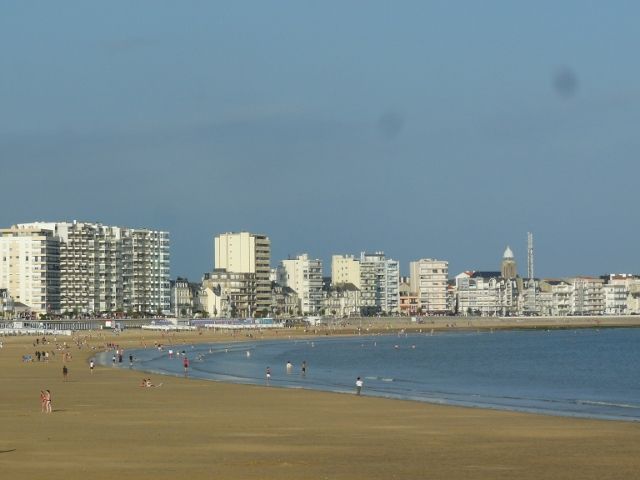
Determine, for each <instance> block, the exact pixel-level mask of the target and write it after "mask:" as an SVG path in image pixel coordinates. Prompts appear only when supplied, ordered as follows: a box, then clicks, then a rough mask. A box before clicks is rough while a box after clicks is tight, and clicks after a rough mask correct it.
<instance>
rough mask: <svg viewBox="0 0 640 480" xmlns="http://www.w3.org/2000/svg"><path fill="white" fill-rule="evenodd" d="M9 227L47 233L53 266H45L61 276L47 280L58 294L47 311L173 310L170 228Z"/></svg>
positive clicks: (40, 224)
mask: <svg viewBox="0 0 640 480" xmlns="http://www.w3.org/2000/svg"><path fill="white" fill-rule="evenodd" d="M10 230H11V231H13V232H14V233H13V234H16V232H23V233H25V234H28V232H33V231H41V232H49V236H50V237H51V240H50V244H51V248H50V249H49V250H50V252H47V253H46V258H47V259H48V260H47V263H49V264H50V267H51V268H50V269H49V268H47V271H49V270H51V271H54V269H55V271H57V273H56V274H55V275H52V277H53V276H56V277H57V278H58V280H57V281H56V280H53V278H52V279H50V281H49V287H48V288H50V290H51V291H52V292H55V293H53V294H52V300H51V301H50V302H48V303H47V305H48V311H50V312H52V313H67V314H96V313H110V312H117V311H122V312H139V313H150V314H157V313H163V314H168V313H169V312H170V282H169V269H170V252H169V233H168V232H162V231H158V230H148V229H134V228H127V227H115V226H107V225H102V224H99V223H86V222H75V221H74V222H34V223H24V224H18V225H16V226H14V227H12V228H11V229H10ZM13 234H8V235H13ZM20 234H21V233H18V235H20ZM54 244H55V245H56V246H55V247H53V245H54ZM37 257H38V259H39V261H42V258H45V256H43V255H42V254H41V255H39V256H37ZM40 270H41V271H42V268H40ZM56 282H57V285H56ZM56 296H57V301H56ZM24 303H26V304H27V305H29V306H31V307H32V308H33V306H32V304H30V303H28V302H24ZM31 303H33V304H35V303H34V302H31ZM39 311H42V307H41V308H40V310H39Z"/></svg>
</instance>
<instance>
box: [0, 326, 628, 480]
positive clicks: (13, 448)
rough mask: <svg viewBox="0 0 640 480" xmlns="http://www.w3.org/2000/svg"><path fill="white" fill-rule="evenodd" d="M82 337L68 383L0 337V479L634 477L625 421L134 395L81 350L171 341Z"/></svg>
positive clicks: (250, 392)
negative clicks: (46, 408)
mask: <svg viewBox="0 0 640 480" xmlns="http://www.w3.org/2000/svg"><path fill="white" fill-rule="evenodd" d="M457 322H458V323H459V324H462V323H463V322H466V320H460V319H458V320H457ZM500 326H504V323H502V324H500ZM516 326H521V325H516ZM422 327H425V326H422ZM427 327H428V325H427ZM471 327H472V328H473V327H475V325H471ZM317 333H320V332H317ZM347 333H348V332H347ZM284 334H285V332H279V333H276V332H270V333H269V334H267V335H268V336H275V335H284ZM81 335H84V334H81ZM100 335H104V336H100ZM91 336H92V338H91V339H89V340H88V347H87V346H84V347H83V348H82V349H78V348H77V346H75V345H73V346H72V348H70V350H69V351H70V352H71V353H72V355H73V359H72V360H70V361H68V362H67V366H68V369H69V379H68V381H67V382H64V381H63V376H62V366H63V363H62V356H61V355H60V354H59V353H58V354H56V355H55V356H53V357H52V358H51V360H50V361H49V362H48V363H45V362H31V363H22V361H21V357H22V355H23V354H32V353H33V351H34V350H35V347H33V345H32V342H34V341H35V337H5V338H4V339H3V342H4V348H3V349H2V350H0V372H1V374H0V378H1V383H0V385H1V388H0V405H1V406H2V413H1V417H0V418H1V431H2V435H1V436H0V470H1V471H2V474H3V477H6V478H11V479H22V478H25V479H27V478H29V479H33V478H38V477H46V478H48V479H57V478H65V479H75V478H87V477H90V478H94V479H101V478H114V477H116V478H118V477H120V478H122V477H125V478H143V479H144V478H153V479H159V478H161V479H164V478H177V477H182V476H187V477H191V478H225V479H244V478H261V479H263V478H274V479H276V478H277V479H289V478H290V479H294V478H295V479H300V478H303V479H304V478H309V479H312V478H313V479H318V478H331V479H342V478H350V479H353V478H380V479H383V478H384V479H388V478H442V479H445V478H447V479H469V478H471V479H474V478H478V479H480V478H483V479H484V478H487V479H489V478H492V479H495V478H505V479H506V478H523V479H529V478H530V479H534V478H535V479H539V478H593V479H596V478H597V479H601V478H621V479H622V478H633V477H634V475H637V471H638V470H639V467H640V455H639V454H640V425H638V424H637V423H633V422H617V421H598V420H588V419H573V418H562V417H552V416H544V415H533V414H522V413H513V412H501V411H493V410H483V409H477V408H462V407H449V406H440V405H429V404H424V403H419V402H411V401H401V400H389V399H382V398H372V397H358V396H355V395H346V394H333V393H325V392H318V391H305V390H291V389H278V388H270V387H264V386H250V385H233V384H225V383H218V382H210V381H203V380H194V379H185V378H179V377H169V376H167V377H160V376H154V377H153V378H152V381H153V383H154V384H156V385H157V384H159V383H162V386H161V387H156V388H141V387H140V386H139V385H140V381H141V378H142V376H144V375H143V374H141V373H140V372H136V371H128V370H122V369H114V368H111V367H100V366H99V367H96V369H95V371H94V373H93V374H91V373H90V371H89V367H88V358H89V357H90V356H91V354H92V353H93V351H92V350H90V347H91V346H102V345H104V344H105V343H106V342H113V343H118V344H120V345H121V346H122V347H123V348H125V362H126V356H127V353H126V350H127V349H132V348H141V346H143V344H146V346H147V347H148V348H153V346H154V343H156V342H160V343H165V344H166V343H169V341H168V340H169V339H168V338H167V337H166V336H164V337H163V336H162V335H161V334H160V333H152V332H140V331H139V330H138V331H130V332H126V333H124V334H121V335H119V336H115V335H113V334H112V333H104V334H99V333H97V332H93V333H91ZM143 337H144V339H143ZM49 339H50V340H53V339H52V338H51V337H49ZM223 339H224V340H225V341H229V340H230V338H229V334H220V333H213V332H205V333H204V334H203V335H198V334H197V333H180V334H176V335H174V336H172V340H171V341H172V342H175V341H178V342H182V343H184V344H185V345H186V344H189V343H193V342H210V341H220V340H223ZM239 339H243V338H239ZM57 340H58V342H63V341H66V342H67V343H68V344H70V345H72V341H71V339H69V338H58V339H57ZM52 349H53V347H52V345H47V346H46V350H52ZM365 388H366V385H365ZM42 389H50V390H51V393H52V403H53V412H52V413H51V414H46V413H41V412H40V404H39V394H40V391H41V390H42Z"/></svg>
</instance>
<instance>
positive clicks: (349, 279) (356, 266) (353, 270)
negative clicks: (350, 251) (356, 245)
mask: <svg viewBox="0 0 640 480" xmlns="http://www.w3.org/2000/svg"><path fill="white" fill-rule="evenodd" d="M331 283H332V284H333V285H340V284H342V283H351V284H352V285H354V286H355V287H356V288H360V261H359V260H358V259H356V258H355V257H354V256H353V255H333V256H332V257H331Z"/></svg>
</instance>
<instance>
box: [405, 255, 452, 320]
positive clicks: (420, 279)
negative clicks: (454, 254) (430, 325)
mask: <svg viewBox="0 0 640 480" xmlns="http://www.w3.org/2000/svg"><path fill="white" fill-rule="evenodd" d="M409 270H410V286H411V291H412V292H413V293H415V294H416V295H417V296H418V302H419V305H420V310H421V311H422V313H446V312H447V281H448V280H449V262H447V261H444V260H433V259H431V258H423V259H421V260H417V261H415V262H410V263H409Z"/></svg>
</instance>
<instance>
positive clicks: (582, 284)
mask: <svg viewBox="0 0 640 480" xmlns="http://www.w3.org/2000/svg"><path fill="white" fill-rule="evenodd" d="M566 281H567V283H569V284H571V286H572V287H573V296H572V305H571V314H572V315H602V314H603V313H604V280H603V279H601V278H595V277H573V278H568V279H566Z"/></svg>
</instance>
